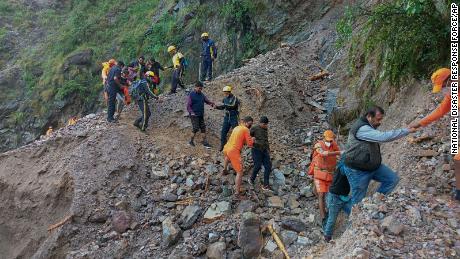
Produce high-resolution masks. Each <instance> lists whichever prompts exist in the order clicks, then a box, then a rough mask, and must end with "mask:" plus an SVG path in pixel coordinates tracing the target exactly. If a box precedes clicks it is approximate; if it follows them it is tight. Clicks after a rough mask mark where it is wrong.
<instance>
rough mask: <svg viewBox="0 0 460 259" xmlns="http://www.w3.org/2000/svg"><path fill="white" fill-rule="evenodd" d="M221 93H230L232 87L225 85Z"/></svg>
mask: <svg viewBox="0 0 460 259" xmlns="http://www.w3.org/2000/svg"><path fill="white" fill-rule="evenodd" d="M222 91H223V92H231V91H232V87H231V86H229V85H227V86H225V87H224V89H222Z"/></svg>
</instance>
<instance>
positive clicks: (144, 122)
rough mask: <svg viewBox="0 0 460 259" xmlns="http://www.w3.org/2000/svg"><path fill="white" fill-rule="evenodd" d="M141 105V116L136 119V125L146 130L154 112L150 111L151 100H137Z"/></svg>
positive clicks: (139, 105)
mask: <svg viewBox="0 0 460 259" xmlns="http://www.w3.org/2000/svg"><path fill="white" fill-rule="evenodd" d="M137 105H138V107H139V112H140V116H139V118H137V119H136V121H134V125H135V126H136V127H138V128H140V129H141V130H145V129H146V128H147V127H148V125H149V118H150V115H152V113H151V112H150V107H149V102H148V101H147V100H143V99H141V100H139V101H137Z"/></svg>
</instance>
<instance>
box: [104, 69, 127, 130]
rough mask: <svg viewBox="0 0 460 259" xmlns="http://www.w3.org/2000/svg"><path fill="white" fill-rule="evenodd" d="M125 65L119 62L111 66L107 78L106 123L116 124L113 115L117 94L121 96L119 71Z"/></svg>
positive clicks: (121, 86)
mask: <svg viewBox="0 0 460 259" xmlns="http://www.w3.org/2000/svg"><path fill="white" fill-rule="evenodd" d="M124 66H125V64H124V63H123V62H121V61H119V62H117V65H116V66H113V67H112V68H111V69H110V71H109V75H108V76H107V86H108V87H107V90H108V94H109V99H108V107H107V121H108V122H111V123H113V122H116V121H115V118H114V117H113V115H114V114H115V105H116V102H117V94H123V91H122V88H123V85H122V81H121V70H122V69H123V68H124Z"/></svg>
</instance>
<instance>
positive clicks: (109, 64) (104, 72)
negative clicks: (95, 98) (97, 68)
mask: <svg viewBox="0 0 460 259" xmlns="http://www.w3.org/2000/svg"><path fill="white" fill-rule="evenodd" d="M116 64H117V61H116V60H115V59H110V60H109V61H107V62H104V63H102V72H101V77H102V85H103V87H104V92H103V93H104V101H105V105H107V101H108V99H109V92H108V87H107V77H108V76H109V71H110V69H111V68H112V67H113V66H115V65H116Z"/></svg>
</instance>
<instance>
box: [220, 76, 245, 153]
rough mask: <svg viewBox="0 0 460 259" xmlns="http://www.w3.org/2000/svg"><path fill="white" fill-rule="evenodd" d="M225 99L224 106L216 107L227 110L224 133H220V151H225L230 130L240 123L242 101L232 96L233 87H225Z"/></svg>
mask: <svg viewBox="0 0 460 259" xmlns="http://www.w3.org/2000/svg"><path fill="white" fill-rule="evenodd" d="M223 92H224V94H225V98H224V100H223V101H222V103H223V104H222V105H218V106H216V109H218V110H225V116H224V122H223V124H222V131H221V133H220V149H219V150H220V151H222V150H223V149H224V146H225V143H227V134H228V132H229V131H230V129H233V128H235V127H236V126H238V121H239V110H238V108H239V106H240V101H239V100H238V98H236V96H235V95H233V94H232V87H231V86H228V85H227V86H225V87H224V89H223Z"/></svg>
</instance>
